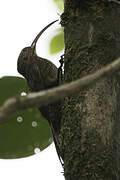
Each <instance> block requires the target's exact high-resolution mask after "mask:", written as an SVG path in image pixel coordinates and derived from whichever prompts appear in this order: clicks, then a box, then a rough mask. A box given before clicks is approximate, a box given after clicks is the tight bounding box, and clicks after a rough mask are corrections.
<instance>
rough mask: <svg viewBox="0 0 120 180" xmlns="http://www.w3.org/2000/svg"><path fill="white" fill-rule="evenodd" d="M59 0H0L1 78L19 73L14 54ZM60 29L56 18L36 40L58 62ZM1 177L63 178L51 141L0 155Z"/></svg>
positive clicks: (54, 14)
mask: <svg viewBox="0 0 120 180" xmlns="http://www.w3.org/2000/svg"><path fill="white" fill-rule="evenodd" d="M62 11H63V1H62V0H30V1H29V0H20V1H16V0H11V1H7V0H4V1H1V2H0V17H1V21H0V27H1V28H0V42H1V43H0V49H1V51H0V78H1V77H3V76H20V74H18V72H17V58H18V55H19V53H20V51H21V50H22V49H23V48H24V47H27V46H30V45H31V43H32V41H33V39H34V38H35V36H36V35H37V34H38V32H39V31H40V30H41V29H42V28H44V27H45V26H46V25H47V24H49V23H50V22H52V21H54V20H56V19H59V20H60V15H61V14H62ZM63 41H64V39H63V31H62V28H61V26H60V24H59V22H57V23H55V24H54V25H53V26H51V27H50V28H49V29H48V30H47V31H46V32H45V33H44V34H43V35H42V36H41V38H40V40H39V41H38V43H37V54H38V56H40V57H43V58H46V59H49V60H50V61H52V62H53V63H54V64H56V66H57V67H58V66H59V59H60V56H61V55H62V54H63V48H64V42H63ZM20 77H21V76H20ZM0 170H1V173H0V178H2V179H4V180H8V179H12V180H16V179H17V180H21V179H29V180H33V179H44V180H47V179H53V180H54V179H57V180H63V179H64V177H63V173H62V172H63V169H62V167H61V164H60V162H59V159H58V157H57V154H56V150H55V147H54V144H53V143H52V144H51V145H50V146H49V147H48V148H46V149H45V150H43V151H41V152H40V151H39V149H36V151H35V154H34V155H32V156H29V157H26V158H21V159H13V160H8V159H7V160H5V159H0Z"/></svg>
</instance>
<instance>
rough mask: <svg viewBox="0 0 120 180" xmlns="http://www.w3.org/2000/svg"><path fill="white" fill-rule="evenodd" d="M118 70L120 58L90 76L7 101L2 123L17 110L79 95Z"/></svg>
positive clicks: (0, 117)
mask: <svg viewBox="0 0 120 180" xmlns="http://www.w3.org/2000/svg"><path fill="white" fill-rule="evenodd" d="M118 69H120V58H118V59H117V60H115V61H114V62H112V63H110V64H109V65H107V66H105V67H103V68H102V69H100V70H98V71H96V72H95V73H92V74H89V75H87V76H85V77H83V78H81V79H78V80H76V81H73V82H70V83H66V84H65V85H61V86H59V87H55V88H51V89H48V90H45V91H40V92H36V93H30V94H28V95H26V96H24V97H21V96H20V97H14V98H10V99H8V100H6V101H5V103H4V104H3V106H2V107H0V122H2V121H3V120H4V119H5V118H7V117H8V116H10V115H12V114H14V113H15V112H16V111H17V110H23V109H27V108H30V107H41V106H43V105H47V104H49V103H53V102H55V101H58V100H60V99H63V98H64V97H66V96H71V95H73V94H77V93H79V91H80V90H81V89H82V88H85V87H88V86H90V85H92V84H93V83H95V82H96V81H98V80H99V79H101V78H103V77H105V76H109V75H112V74H113V73H114V72H115V71H117V70H118Z"/></svg>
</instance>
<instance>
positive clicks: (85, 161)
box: [59, 0, 120, 180]
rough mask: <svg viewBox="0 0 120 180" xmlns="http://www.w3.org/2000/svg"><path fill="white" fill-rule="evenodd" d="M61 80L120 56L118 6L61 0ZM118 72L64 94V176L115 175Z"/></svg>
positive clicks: (101, 0) (97, 178)
mask: <svg viewBox="0 0 120 180" xmlns="http://www.w3.org/2000/svg"><path fill="white" fill-rule="evenodd" d="M64 5H65V9H64V13H63V14H62V16H61V19H62V21H61V22H62V25H63V26H64V31H65V82H71V81H73V80H76V79H78V78H80V77H83V76H85V75H87V74H89V73H92V72H94V71H96V70H98V69H100V68H102V67H104V66H105V65H106V64H109V63H110V62H112V61H113V60H115V59H116V58H117V57H119V56H120V5H119V4H117V3H115V2H108V0H65V3H64ZM119 79H120V78H119V75H118V73H116V74H114V75H112V76H111V77H109V78H104V79H102V80H101V81H99V82H97V83H95V84H94V85H92V86H90V87H89V88H84V89H82V90H81V91H80V93H79V94H76V95H75V96H72V97H70V98H65V101H64V105H63V108H62V121H61V131H60V136H59V141H60V149H61V151H62V152H63V154H64V174H65V179H66V180H79V179H80V180H119V179H120V81H119Z"/></svg>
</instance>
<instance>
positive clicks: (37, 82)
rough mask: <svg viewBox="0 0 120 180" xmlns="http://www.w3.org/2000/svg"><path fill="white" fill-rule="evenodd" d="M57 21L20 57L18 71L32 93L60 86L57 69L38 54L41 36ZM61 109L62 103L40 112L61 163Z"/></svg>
mask: <svg viewBox="0 0 120 180" xmlns="http://www.w3.org/2000/svg"><path fill="white" fill-rule="evenodd" d="M56 21H57V20H56ZM56 21H53V22H52V23H50V24H49V25H47V26H46V27H45V28H44V29H43V30H42V31H40V33H39V34H38V35H37V36H36V38H35V39H34V41H33V43H32V44H31V46H30V47H26V48H24V49H23V50H22V51H21V53H20V55H19V57H18V62H17V70H18V72H19V73H20V74H22V75H23V76H24V77H25V79H26V80H27V84H28V87H29V89H30V91H31V92H37V91H41V90H45V89H49V88H52V87H55V86H58V85H59V84H58V79H57V77H58V69H57V67H56V66H55V65H54V64H53V63H52V62H50V61H49V60H47V59H43V58H41V57H38V56H37V54H36V43H37V40H38V39H39V37H40V36H41V34H42V33H43V32H44V31H45V30H46V29H47V28H48V27H49V26H51V25H52V24H53V23H55V22H56ZM60 107H61V102H57V103H54V104H49V105H47V106H42V107H40V108H39V110H40V112H41V113H42V115H43V116H44V117H45V118H46V119H47V120H48V122H49V124H50V127H51V131H52V134H53V139H54V142H55V146H56V150H57V153H58V156H59V159H60V161H61V158H62V155H61V153H60V151H59V142H58V134H59V130H60Z"/></svg>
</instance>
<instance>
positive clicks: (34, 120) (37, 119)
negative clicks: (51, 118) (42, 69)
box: [0, 76, 52, 159]
mask: <svg viewBox="0 0 120 180" xmlns="http://www.w3.org/2000/svg"><path fill="white" fill-rule="evenodd" d="M21 93H22V94H21ZM25 93H28V88H27V85H26V81H25V79H23V78H20V77H13V76H6V77H3V78H0V105H2V104H3V102H4V101H5V100H6V99H8V98H10V97H13V96H16V95H25ZM51 142H52V138H51V131H50V128H49V125H48V122H47V121H46V120H45V119H44V118H43V117H42V116H41V115H40V112H39V111H38V110H37V108H34V109H28V110H25V111H20V112H17V113H16V114H15V115H14V116H12V117H10V118H7V119H6V120H5V122H3V123H2V124H0V158H5V159H6V158H7V159H11V158H22V157H26V156H30V155H32V154H35V149H36V148H39V149H40V150H43V149H45V148H46V147H47V146H48V145H50V144H51ZM36 150H37V149H36Z"/></svg>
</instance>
